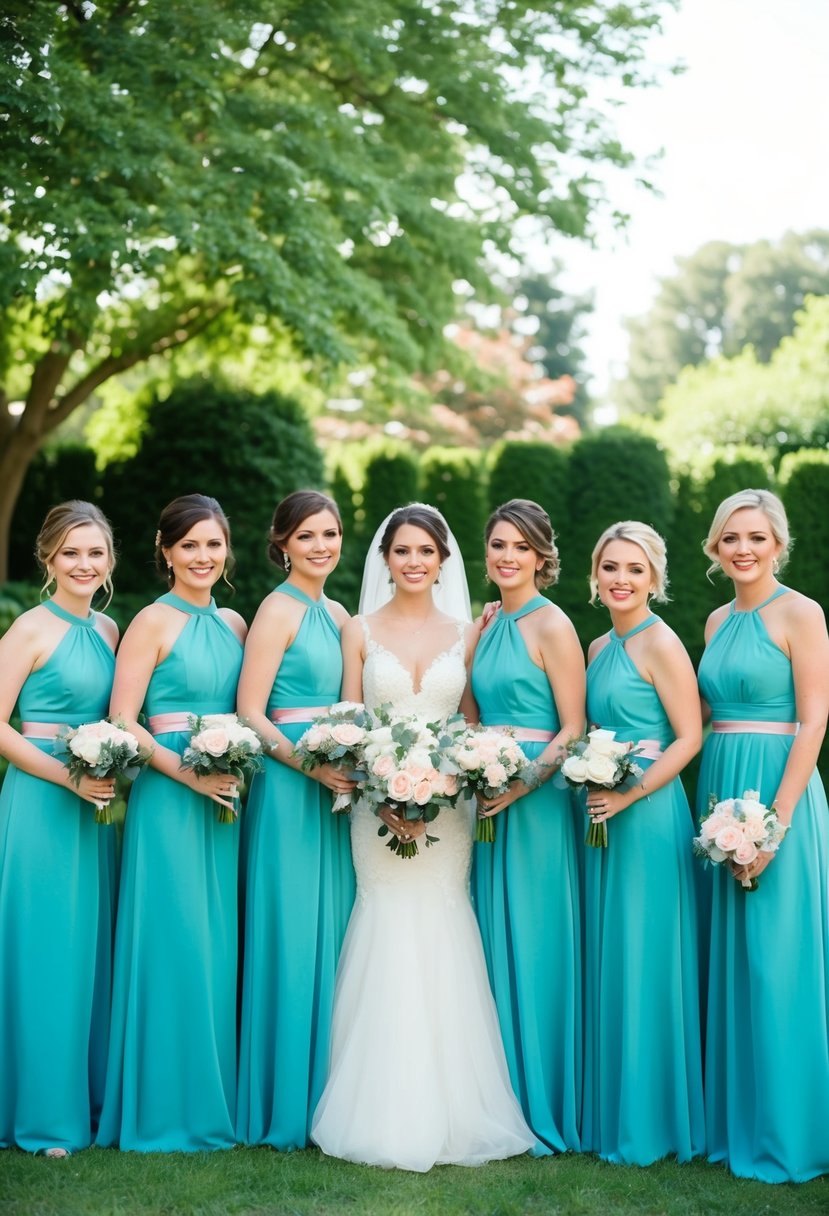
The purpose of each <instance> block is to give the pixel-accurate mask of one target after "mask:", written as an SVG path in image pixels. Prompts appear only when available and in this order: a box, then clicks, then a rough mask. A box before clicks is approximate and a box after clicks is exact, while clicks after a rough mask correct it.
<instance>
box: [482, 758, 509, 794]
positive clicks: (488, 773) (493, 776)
mask: <svg viewBox="0 0 829 1216" xmlns="http://www.w3.org/2000/svg"><path fill="white" fill-rule="evenodd" d="M506 779H507V770H506V769H505V768H504V766H503V764H488V765H487V766H486V768H485V769H484V781H485V782H486V783H487V785H488V786H490V787H491V788H492V789H495V788H496V787H497V786H499V785H503V784H504V782H505V781H506Z"/></svg>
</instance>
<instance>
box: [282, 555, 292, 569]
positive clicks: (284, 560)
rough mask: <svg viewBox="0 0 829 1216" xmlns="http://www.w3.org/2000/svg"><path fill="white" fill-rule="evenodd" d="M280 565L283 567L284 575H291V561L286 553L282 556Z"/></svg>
mask: <svg viewBox="0 0 829 1216" xmlns="http://www.w3.org/2000/svg"><path fill="white" fill-rule="evenodd" d="M282 565H283V566H284V567H285V573H286V574H290V573H291V559H290V558H289V557H288V554H287V553H283V554H282Z"/></svg>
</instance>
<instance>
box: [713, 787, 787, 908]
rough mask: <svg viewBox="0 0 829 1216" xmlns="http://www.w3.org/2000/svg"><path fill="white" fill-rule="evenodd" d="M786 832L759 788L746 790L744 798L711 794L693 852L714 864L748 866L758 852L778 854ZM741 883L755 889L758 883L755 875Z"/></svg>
mask: <svg viewBox="0 0 829 1216" xmlns="http://www.w3.org/2000/svg"><path fill="white" fill-rule="evenodd" d="M787 831H788V827H787V825H786V824H784V823H781V822H780V820H779V819H778V818H777V812H776V811H775V810H774V808H773V807H767V806H765V805H764V804H763V803H762V802H761V801H760V795H759V793H758V792H757V790H746V792H745V793H744V794H743V796H742V798H726V799H724V800H723V801H722V802H718V801H717V796H716V794H709V796H708V814H707V815H706V816H705V817H704V818H703V819H702V820H701V821H700V834H699V836H696V837H694V852H695V853H696V854H697V856H699V857H702V858H704V859H705V860H706V861H710V862H712V864H714V865H722V864H723V862H730V863H733V864H735V865H740V866H748V865H751V863H752V862H753V861H754V860H755V858H756V857H757V856H758V854H759V853H776V852H777V850H778V849H779V848H780V843H781V841H782V839H783V837H784V836H785V835H786V832H787ZM740 885H741V886H742V887H744V888H745V890H747V891H756V890H757V886H758V883H757V879H756V878H744V879H743V880H742V882H741V884H740Z"/></svg>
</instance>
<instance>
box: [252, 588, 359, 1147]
mask: <svg viewBox="0 0 829 1216" xmlns="http://www.w3.org/2000/svg"><path fill="white" fill-rule="evenodd" d="M276 594H278V595H286V596H290V597H292V598H293V599H296V600H299V602H300V603H302V604H304V605H305V614H304V616H303V618H302V623H301V625H300V627H299V630H298V632H297V634H296V637H295V638H294V641H293V643H292V644H291V646H289V648H288V649H287V650H286V652H285V655H284V658H283V659H282V662H281V664H280V667H279V671H278V672H277V675H276V679H275V681H274V685H273V690H272V692H271V695H270V698H269V701H268V714H269V715H274V714H275V715H276V716H277V718H278V716H279V713H280V711H289V712H290V711H293V712H291V713H290V716H291V717H292V718H293V717H294V715H295V714H296V713H297V712H298V711H299V712H300V713H301V712H302V710H304V709H306V708H307V709H309V710H310V709H312V708H313V707H318V708H319V707H323V706H327V705H331V704H332V703H333V702H334V701H337V700H338V698H339V695H340V684H341V683H342V651H341V649H340V631H339V628H338V627H337V625H336V623H335V622H334V620H333V619H332V617H331V615H330V614H329V612H328V609H327V608H326V607H325V604H324V603H316V602H315V601H314V600H313V599H311V598H310V597H309V596H307V595H305V594H304V593H303V592H302V591H300V590H299V589H298V588H296V587H293V586H292V585H291V584H289V583H285V584H283V585H282V586H281V587H279V588H277V590H276ZM311 716H312V715H311V714H310V712H309V713H308V714H306V715H305V717H304V718H300V720H298V721H289V722H280V723H279V728H280V730H281V731H282V732H283V733H284V734H285V735H286V736H287V737H288V738H289V739H291V740H292V742H296V740H297V739H299V737H300V735H301V734H302V733H303V732H304V731H305V730H307V729H308V726H309V724H310V720H311ZM331 803H332V796H331V792H330V790H328V789H326V788H325V786H323V785H320V783H319V782H318V781H314V780H312V778H310V777H308V776H306V775H305V774H304V773H300V772H297V771H296V770H295V769H292V768H289V767H288V766H287V765H285V764H280V763H279V762H278V761H277V760H272V759H267V760H266V761H265V771H264V772H263V773H261V774H259V775H258V776H256V777H255V778H254V780H253V784H252V787H251V791H250V796H249V798H248V805H247V809H246V820H247V824H246V832H247V840H246V850H245V851H246V873H245V880H244V887H245V896H246V898H245V949H244V978H243V984H242V1025H241V1042H240V1052H239V1101H238V1116H237V1129H238V1135H239V1139H240V1140H241V1141H244V1142H246V1143H248V1144H270V1145H272V1146H273V1147H274V1148H278V1149H282V1150H287V1149H294V1148H304V1147H305V1146H306V1145H307V1143H308V1137H309V1132H310V1123H311V1115H312V1114H313V1112H314V1108H315V1107H316V1105H317V1102H318V1101H319V1099H320V1096H321V1094H322V1091H323V1087H324V1085H325V1081H326V1077H327V1074H328V1049H329V1039H330V1031H331V1011H332V1007H333V1004H334V984H335V980H336V974H337V963H338V961H339V957H340V950H341V948H342V942H343V938H344V936H345V931H346V927H347V925H348V917H349V915H350V913H351V907H352V905H353V903H354V867H353V865H352V862H351V842H350V839H349V830H348V816H347V815H344V814H336V815H335V814H332V811H331Z"/></svg>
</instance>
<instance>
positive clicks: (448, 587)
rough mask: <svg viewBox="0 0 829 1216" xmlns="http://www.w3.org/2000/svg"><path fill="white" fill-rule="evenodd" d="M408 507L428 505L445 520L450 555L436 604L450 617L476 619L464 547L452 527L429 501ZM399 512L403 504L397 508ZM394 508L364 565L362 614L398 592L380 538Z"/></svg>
mask: <svg viewBox="0 0 829 1216" xmlns="http://www.w3.org/2000/svg"><path fill="white" fill-rule="evenodd" d="M406 506H409V507H424V508H425V509H426V510H427V511H432V512H433V513H434V514H435V515H437V516H438V518H439V519H441V520H443V523H444V525H445V527H446V534H447V539H448V541H449V557H448V558H447V559H446V561H445V562H444V563H443V565H442V566H441V568H440V578H439V579H438V581H437V582H436V583H435V585H434V587H433V588H432V599H433V601H434V604H435V607H436V608H439V609H440V611H441V612H445V613H446V614H447V616H453V617H456V618H457V619H458V620H460V621H471V620H472V605H471V603H470V601H469V587H468V585H467V582H466V571H465V570H464V567H463V558H462V557H461V551H460V547H459V545H458V542H457V541H456V540H455V537H454V535H453V534H452V530H451V528H450V527H449V525H448V524H447V523H446V520H445V519H444V518H443V516H442V515H441V513H440V511H438V510H437V508H436V507H432V506H430V505H429V503H427V502H410V503H407V504H406ZM394 510H395V511H399V510H400V507H395V509H394ZM392 515H394V511H390V512H389V514H388V515H387V516H386V518H385V519H384V520H383V522H382V523H381V524H380V527H379V528H378V529H377V531H376V532H375V533H374V536H373V538H372V541H371V544H370V546H369V550H368V553H367V554H366V564H365V566H364V568H363V585H362V587H361V588H360V613H361V614H362V613H368V612H376V611H377V609H378V608H382V606H383V604H387V603H388V602H389V600H390V599H391V597H392V595H393V594H394V584H393V583H392V582H390V581H389V568H388V566H387V565H386V562H385V559H384V557H383V555H382V553H381V552H380V541H381V539H382V536H383V533H384V532H385V530H386V527H387V525H388V522H389V520H390V519H391V517H392Z"/></svg>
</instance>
